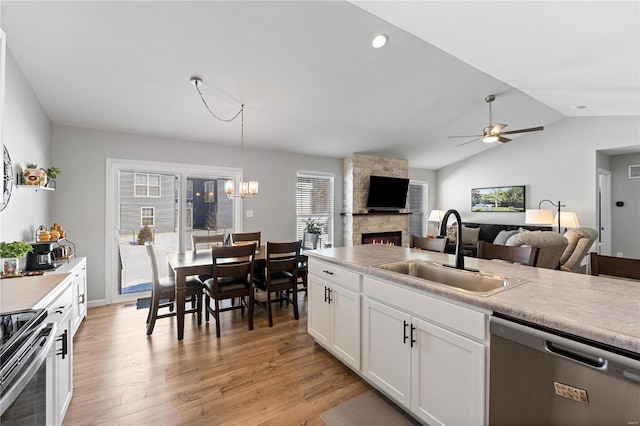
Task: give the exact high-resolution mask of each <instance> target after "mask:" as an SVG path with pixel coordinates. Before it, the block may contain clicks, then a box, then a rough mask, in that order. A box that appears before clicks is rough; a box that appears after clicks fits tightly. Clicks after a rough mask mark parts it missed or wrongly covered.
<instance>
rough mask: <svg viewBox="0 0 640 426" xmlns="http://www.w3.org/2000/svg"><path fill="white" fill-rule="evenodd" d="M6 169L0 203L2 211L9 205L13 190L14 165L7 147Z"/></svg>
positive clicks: (5, 155) (4, 157)
mask: <svg viewBox="0 0 640 426" xmlns="http://www.w3.org/2000/svg"><path fill="white" fill-rule="evenodd" d="M3 159H4V167H3V175H2V201H1V202H0V211H2V210H4V208H5V207H7V204H9V199H10V198H11V190H12V189H13V164H12V163H11V157H10V156H9V151H7V147H6V146H5V147H4V154H3Z"/></svg>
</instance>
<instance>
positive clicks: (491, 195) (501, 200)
mask: <svg viewBox="0 0 640 426" xmlns="http://www.w3.org/2000/svg"><path fill="white" fill-rule="evenodd" d="M524 205H525V204H524V186H496V187H493V188H473V189H472V190H471V211H472V212H505V213H522V212H524Z"/></svg>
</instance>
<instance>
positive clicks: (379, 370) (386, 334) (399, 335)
mask: <svg viewBox="0 0 640 426" xmlns="http://www.w3.org/2000/svg"><path fill="white" fill-rule="evenodd" d="M362 308H363V310H364V312H363V317H362V318H363V319H362V321H363V324H362V333H363V336H362V371H363V374H364V375H365V376H366V377H367V378H368V379H369V380H371V382H372V383H374V384H375V385H376V386H377V387H378V388H379V389H381V390H382V391H384V392H385V393H386V394H387V395H389V396H390V397H392V398H393V399H395V400H396V401H397V402H398V403H400V404H401V405H403V406H405V407H406V408H410V407H411V399H410V392H411V339H410V334H409V333H410V327H411V317H410V316H409V315H407V314H405V313H404V312H401V311H398V310H397V309H393V308H391V307H388V306H386V305H383V304H381V303H378V302H376V301H374V300H371V299H368V298H366V297H365V298H364V301H363V304H362ZM405 336H406V337H405Z"/></svg>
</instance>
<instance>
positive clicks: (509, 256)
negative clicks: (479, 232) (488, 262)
mask: <svg viewBox="0 0 640 426" xmlns="http://www.w3.org/2000/svg"><path fill="white" fill-rule="evenodd" d="M539 252H540V248H539V247H529V246H519V247H513V246H503V245H500V244H491V243H486V242H484V241H478V259H500V260H506V261H509V262H515V263H521V264H523V265H527V266H535V265H536V262H537V261H538V253H539Z"/></svg>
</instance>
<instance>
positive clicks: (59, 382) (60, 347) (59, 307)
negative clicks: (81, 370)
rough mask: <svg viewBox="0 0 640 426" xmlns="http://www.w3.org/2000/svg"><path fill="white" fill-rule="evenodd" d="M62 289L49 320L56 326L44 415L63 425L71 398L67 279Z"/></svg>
mask: <svg viewBox="0 0 640 426" xmlns="http://www.w3.org/2000/svg"><path fill="white" fill-rule="evenodd" d="M63 286H64V288H65V290H64V291H63V293H62V294H61V295H60V296H59V297H58V298H57V299H56V300H55V301H54V302H53V303H52V304H51V305H50V307H49V309H48V321H49V322H55V323H56V324H57V326H58V327H57V333H56V336H55V343H54V345H53V348H52V350H51V353H50V356H49V357H48V358H47V413H48V415H49V416H51V417H49V418H52V419H53V421H52V422H51V423H52V424H56V425H59V424H62V421H63V419H64V415H65V413H66V412H67V408H69V404H70V403H71V397H72V396H73V336H72V327H73V308H72V306H73V289H72V287H71V286H70V279H67V280H65V281H64V283H63Z"/></svg>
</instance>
